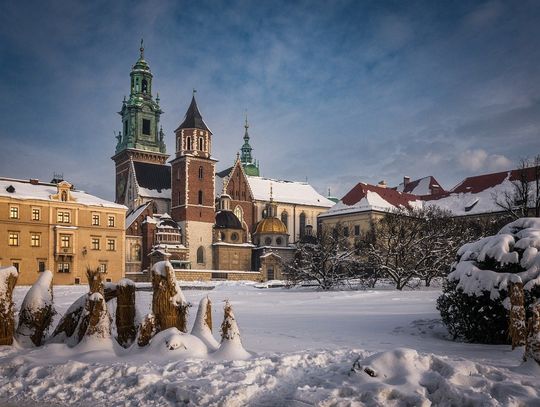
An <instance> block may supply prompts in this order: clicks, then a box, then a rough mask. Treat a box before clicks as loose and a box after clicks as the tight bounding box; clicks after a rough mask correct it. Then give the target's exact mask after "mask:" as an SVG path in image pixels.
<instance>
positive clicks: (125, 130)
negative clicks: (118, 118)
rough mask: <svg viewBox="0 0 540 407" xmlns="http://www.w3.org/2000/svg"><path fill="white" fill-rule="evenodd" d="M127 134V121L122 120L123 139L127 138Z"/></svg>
mask: <svg viewBox="0 0 540 407" xmlns="http://www.w3.org/2000/svg"><path fill="white" fill-rule="evenodd" d="M127 132H128V125H127V120H124V137H125V136H127Z"/></svg>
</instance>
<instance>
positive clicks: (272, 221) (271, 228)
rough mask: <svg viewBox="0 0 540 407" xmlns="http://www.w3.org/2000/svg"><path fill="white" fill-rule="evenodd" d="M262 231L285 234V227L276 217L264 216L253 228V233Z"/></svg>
mask: <svg viewBox="0 0 540 407" xmlns="http://www.w3.org/2000/svg"><path fill="white" fill-rule="evenodd" d="M262 233H277V234H287V227H286V226H285V224H284V223H283V222H282V221H281V220H280V219H278V218H266V219H263V220H261V221H260V222H259V224H258V225H257V229H255V234H257V235H260V234H262Z"/></svg>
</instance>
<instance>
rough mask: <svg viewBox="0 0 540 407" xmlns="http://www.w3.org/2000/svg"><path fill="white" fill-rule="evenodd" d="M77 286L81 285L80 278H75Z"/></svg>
mask: <svg viewBox="0 0 540 407" xmlns="http://www.w3.org/2000/svg"><path fill="white" fill-rule="evenodd" d="M75 284H76V285H79V284H81V278H80V277H75Z"/></svg>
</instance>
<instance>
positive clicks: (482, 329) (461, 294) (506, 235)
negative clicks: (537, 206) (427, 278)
mask: <svg viewBox="0 0 540 407" xmlns="http://www.w3.org/2000/svg"><path fill="white" fill-rule="evenodd" d="M539 249H540V218H522V219H518V220H516V221H514V222H512V223H509V224H508V225H506V226H505V227H503V228H502V229H501V230H500V231H499V233H498V234H497V235H495V236H489V237H485V238H483V239H480V240H478V241H476V242H473V243H467V244H465V245H463V246H462V247H461V248H460V249H459V250H458V252H457V261H456V263H455V264H454V265H453V266H452V272H451V273H450V274H449V275H448V277H447V279H446V281H445V283H444V286H443V294H442V295H441V296H440V297H439V299H438V300H437V309H438V310H439V311H440V313H441V317H442V320H443V322H444V323H445V325H446V326H447V328H448V330H449V332H450V333H451V334H452V335H453V336H454V338H462V339H464V340H467V341H470V342H481V343H509V330H508V318H509V311H510V308H511V302H510V298H509V289H510V284H511V283H522V284H523V288H524V292H525V301H524V303H525V308H527V307H528V306H529V305H530V304H532V303H534V302H536V299H537V298H539V297H540V254H539V253H538V250H539Z"/></svg>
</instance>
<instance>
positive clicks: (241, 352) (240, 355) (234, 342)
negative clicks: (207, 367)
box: [213, 301, 251, 359]
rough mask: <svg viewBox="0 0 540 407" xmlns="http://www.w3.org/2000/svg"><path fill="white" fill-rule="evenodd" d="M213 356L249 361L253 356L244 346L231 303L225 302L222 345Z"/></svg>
mask: <svg viewBox="0 0 540 407" xmlns="http://www.w3.org/2000/svg"><path fill="white" fill-rule="evenodd" d="M213 356H214V357H215V358H216V359H248V358H250V357H251V354H250V353H249V352H248V351H246V350H245V349H244V347H243V346H242V340H241V338H240V329H238V324H237V323H236V319H235V317H234V313H233V310H232V306H231V304H230V303H229V301H225V308H224V315H223V322H222V324H221V344H220V346H219V349H218V350H217V351H216V352H214V354H213Z"/></svg>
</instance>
